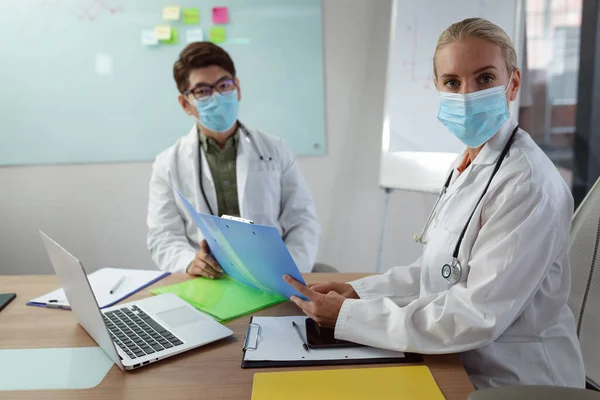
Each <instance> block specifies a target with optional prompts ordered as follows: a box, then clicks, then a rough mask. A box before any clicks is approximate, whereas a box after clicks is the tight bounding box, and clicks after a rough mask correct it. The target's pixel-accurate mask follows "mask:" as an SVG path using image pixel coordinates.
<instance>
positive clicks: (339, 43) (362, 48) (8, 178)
mask: <svg viewBox="0 0 600 400" xmlns="http://www.w3.org/2000/svg"><path fill="white" fill-rule="evenodd" d="M390 10H391V6H390V0H378V1H372V0H324V14H325V15H324V19H325V21H324V35H325V63H326V65H325V74H326V85H327V87H326V93H327V132H328V133H327V135H328V136H327V141H328V143H327V144H328V155H327V156H326V157H314V158H302V159H300V164H301V167H302V170H303V172H304V174H305V176H306V178H307V180H308V183H309V185H310V187H311V189H312V191H313V195H314V197H315V201H316V203H317V210H318V213H319V217H320V219H321V224H322V228H323V235H322V239H321V244H320V250H319V261H322V262H326V263H328V264H331V265H333V266H335V267H336V268H338V269H339V270H340V271H342V272H358V271H374V270H375V265H376V259H377V251H378V246H379V235H380V231H381V220H382V214H383V201H384V196H383V191H382V190H381V189H380V188H379V187H378V186H377V182H378V174H379V156H380V147H381V123H382V118H383V96H384V95H383V88H384V84H385V78H384V77H385V68H386V57H387V45H388V30H389V13H390ZM167 78H168V77H167ZM407 95H409V94H408V93H407ZM299 123H300V122H299ZM182 134H184V133H183V132H182ZM150 167H151V164H150V163H137V164H102V165H68V166H42V167H19V168H0V188H1V189H0V190H1V191H2V192H1V194H0V273H4V274H6V273H8V274H25V273H52V267H51V266H50V264H49V262H48V260H47V258H46V255H45V253H44V251H43V247H42V244H41V241H40V239H39V237H38V235H37V230H38V229H42V230H44V231H45V232H46V233H48V234H49V235H50V236H51V237H53V238H55V239H56V240H57V241H58V242H59V243H61V244H63V245H64V246H65V247H66V248H67V249H69V250H70V251H71V252H73V253H74V254H75V255H76V256H78V257H79V258H80V259H82V261H83V262H84V264H85V265H86V268H87V269H88V270H89V271H92V270H95V269H97V268H100V267H102V266H109V265H114V266H121V267H130V268H153V264H152V261H151V259H150V256H149V253H148V251H147V249H146V245H145V237H146V226H145V215H146V201H147V194H148V187H147V184H148V179H149V177H150ZM433 201H434V198H433V196H430V195H422V194H416V193H401V192H396V193H395V194H394V195H393V197H392V202H391V207H390V218H389V221H390V223H389V225H388V227H389V231H388V241H387V244H386V253H385V257H384V266H386V267H389V266H390V265H394V264H406V263H409V262H412V261H413V260H414V259H415V258H416V257H417V256H418V255H419V252H420V248H419V246H417V245H416V244H414V243H413V242H412V239H411V238H412V235H413V234H414V233H418V232H419V231H420V229H421V227H422V224H423V222H424V220H425V218H426V216H427V213H428V212H429V208H430V207H431V205H432V204H433Z"/></svg>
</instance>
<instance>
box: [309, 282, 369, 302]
mask: <svg viewBox="0 0 600 400" xmlns="http://www.w3.org/2000/svg"><path fill="white" fill-rule="evenodd" d="M308 287H309V288H311V289H312V290H314V291H315V292H317V293H322V294H328V293H330V292H335V293H338V294H341V295H342V296H344V297H345V298H347V299H360V296H359V295H358V293H356V291H355V290H354V288H353V287H352V285H350V284H349V283H344V282H327V283H313V284H312V285H308Z"/></svg>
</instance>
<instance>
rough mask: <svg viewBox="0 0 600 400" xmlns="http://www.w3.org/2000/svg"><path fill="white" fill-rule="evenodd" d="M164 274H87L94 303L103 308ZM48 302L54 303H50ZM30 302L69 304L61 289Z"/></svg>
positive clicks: (112, 271) (105, 270) (120, 271)
mask: <svg viewBox="0 0 600 400" xmlns="http://www.w3.org/2000/svg"><path fill="white" fill-rule="evenodd" d="M164 274H165V272H164V271H152V270H137V269H123V268H102V269H100V270H98V271H96V272H94V273H91V274H89V275H88V279H89V281H90V285H91V287H92V291H93V292H94V295H95V296H96V301H98V306H99V307H100V308H103V307H106V306H108V305H109V304H113V303H114V302H118V301H120V300H122V299H123V298H125V297H128V296H129V295H130V294H131V293H132V292H136V291H137V290H138V289H139V288H141V287H142V286H145V285H147V284H148V283H150V282H152V281H153V280H155V279H157V278H158V277H160V276H161V275H164ZM122 276H125V280H124V281H123V282H122V283H121V285H120V286H119V287H118V289H117V290H116V291H115V292H114V293H113V294H110V290H111V289H112V288H113V286H114V285H115V283H117V281H118V280H119V279H120V278H121V277H122ZM50 300H56V301H53V302H50ZM31 302H34V303H44V304H53V305H55V306H67V307H68V306H69V302H68V300H67V297H66V295H65V292H64V290H63V289H62V288H60V289H57V290H55V291H53V292H50V293H47V294H45V295H43V296H40V297H38V298H35V299H32V300H31Z"/></svg>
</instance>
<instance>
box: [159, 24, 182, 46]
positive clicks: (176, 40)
mask: <svg viewBox="0 0 600 400" xmlns="http://www.w3.org/2000/svg"><path fill="white" fill-rule="evenodd" d="M160 42H161V43H162V44H177V43H179V34H178V33H177V29H175V28H171V38H170V39H166V40H161V41H160Z"/></svg>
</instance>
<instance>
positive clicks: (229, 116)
mask: <svg viewBox="0 0 600 400" xmlns="http://www.w3.org/2000/svg"><path fill="white" fill-rule="evenodd" d="M238 107H239V101H238V92H237V90H234V91H233V92H231V93H228V94H220V93H218V92H214V93H213V94H212V95H211V96H210V97H209V98H207V99H202V100H196V110H198V115H199V116H200V119H199V121H198V122H200V125H202V126H203V127H205V128H207V129H210V130H211V131H213V132H218V133H224V132H227V131H228V130H229V129H230V128H231V127H232V126H233V125H234V124H235V123H236V122H237V117H238Z"/></svg>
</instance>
